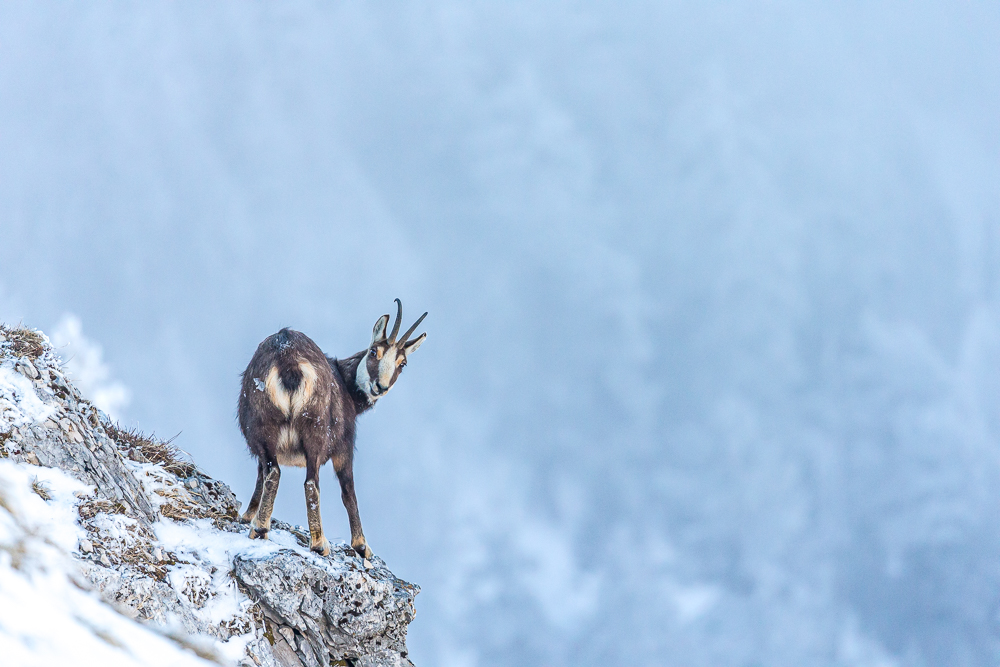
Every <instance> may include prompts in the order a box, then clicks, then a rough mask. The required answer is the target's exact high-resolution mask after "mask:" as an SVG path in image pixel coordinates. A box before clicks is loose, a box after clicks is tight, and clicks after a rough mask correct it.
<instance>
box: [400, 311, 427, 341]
mask: <svg viewBox="0 0 1000 667" xmlns="http://www.w3.org/2000/svg"><path fill="white" fill-rule="evenodd" d="M425 317H427V313H424V314H423V315H421V316H420V318H419V319H418V320H417V321H416V322H414V323H413V326H412V327H410V328H409V329H407V330H406V333H405V334H403V337H402V338H400V339H399V343H397V344H398V345H399V346H402V345H403V343H405V342H406V339H407V338H409V337H410V334H411V333H413V332H414V331H415V330H416V328H417V327H419V326H420V323H421V322H423V321H424V318H425Z"/></svg>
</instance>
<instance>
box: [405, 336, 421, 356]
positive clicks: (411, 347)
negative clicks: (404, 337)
mask: <svg viewBox="0 0 1000 667" xmlns="http://www.w3.org/2000/svg"><path fill="white" fill-rule="evenodd" d="M425 338H427V334H425V333H422V334H420V335H419V336H417V337H416V338H415V339H413V340H411V341H410V342H409V343H407V344H406V345H404V346H403V351H404V352H406V354H412V353H413V352H416V351H417V348H418V347H420V345H421V344H422V343H423V342H424V339H425Z"/></svg>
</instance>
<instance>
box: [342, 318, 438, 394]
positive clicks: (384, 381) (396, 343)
mask: <svg viewBox="0 0 1000 667" xmlns="http://www.w3.org/2000/svg"><path fill="white" fill-rule="evenodd" d="M425 317H427V313H424V314H423V315H421V316H420V318H419V319H417V321H416V322H414V323H413V326H411V327H410V328H409V329H407V330H406V333H404V334H403V337H402V338H400V339H399V340H396V334H398V333H399V325H400V323H401V322H402V320H403V304H402V302H401V301H400V300H399V299H396V323H395V324H394V325H393V326H392V332H391V333H390V334H389V336H388V337H386V335H385V328H386V327H387V326H388V325H389V316H388V315H383V316H382V317H380V318H378V321H376V322H375V328H374V329H372V342H371V345H369V346H368V350H367V351H366V352H365V356H364V358H363V359H362V360H361V362H360V363H359V364H358V376H357V384H358V389H360V390H361V391H363V392H364V393H365V395H366V396H368V400H370V401H375V400H376V399H378V398H380V397H382V396H384V395H385V393H386V392H387V391H389V389H390V388H391V387H392V385H393V384H394V383H395V382H396V378H398V377H399V373H400V371H402V370H403V366H405V365H406V357H407V356H408V355H409V354H410V353H412V352H414V351H415V350H416V349H417V348H418V347H420V345H421V343H423V342H424V338H426V337H427V334H426V333H422V334H420V335H419V336H417V337H416V338H414V339H413V340H411V341H409V342H407V339H409V337H410V334H412V333H413V332H414V330H415V329H416V328H417V327H418V326H419V325H420V323H421V322H423V321H424V318H425Z"/></svg>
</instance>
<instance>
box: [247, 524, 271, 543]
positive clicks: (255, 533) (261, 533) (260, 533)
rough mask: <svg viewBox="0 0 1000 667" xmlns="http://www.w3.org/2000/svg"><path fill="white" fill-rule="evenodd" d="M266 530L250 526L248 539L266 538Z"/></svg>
mask: <svg viewBox="0 0 1000 667" xmlns="http://www.w3.org/2000/svg"><path fill="white" fill-rule="evenodd" d="M267 533H268V531H266V530H263V529H257V528H254V527H251V528H250V539H251V540H266V539H267Z"/></svg>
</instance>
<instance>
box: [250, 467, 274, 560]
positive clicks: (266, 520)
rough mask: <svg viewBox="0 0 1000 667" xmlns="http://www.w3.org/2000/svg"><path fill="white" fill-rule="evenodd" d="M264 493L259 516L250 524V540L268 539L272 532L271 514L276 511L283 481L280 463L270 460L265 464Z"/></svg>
mask: <svg viewBox="0 0 1000 667" xmlns="http://www.w3.org/2000/svg"><path fill="white" fill-rule="evenodd" d="M263 469H264V471H263V472H264V491H263V493H261V498H260V506H259V507H258V508H257V515H256V516H255V517H254V518H253V521H251V522H250V539H252V540H253V539H262V540H266V539H267V533H268V531H270V530H271V512H272V511H274V498H275V496H277V495H278V482H279V481H281V468H279V467H278V462H277V461H276V460H274V459H271V458H268V459H267V460H266V461H265V462H264V463H263Z"/></svg>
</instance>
